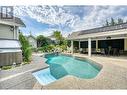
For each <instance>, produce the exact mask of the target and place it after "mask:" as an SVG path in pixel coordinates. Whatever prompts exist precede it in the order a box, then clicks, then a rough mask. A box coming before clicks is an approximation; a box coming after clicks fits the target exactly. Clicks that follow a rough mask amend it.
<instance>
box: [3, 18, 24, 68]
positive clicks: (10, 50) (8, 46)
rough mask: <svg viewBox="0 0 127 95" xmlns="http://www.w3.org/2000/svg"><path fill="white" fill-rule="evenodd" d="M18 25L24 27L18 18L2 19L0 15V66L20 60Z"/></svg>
mask: <svg viewBox="0 0 127 95" xmlns="http://www.w3.org/2000/svg"><path fill="white" fill-rule="evenodd" d="M19 27H25V24H24V23H23V22H22V20H21V19H20V18H17V17H13V19H5V18H4V19H3V18H1V16H0V66H5V65H12V64H13V63H21V62H22V50H21V45H20V42H19V40H18V39H19V38H18V36H19Z"/></svg>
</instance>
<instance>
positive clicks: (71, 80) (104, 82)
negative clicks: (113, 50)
mask: <svg viewBox="0 0 127 95" xmlns="http://www.w3.org/2000/svg"><path fill="white" fill-rule="evenodd" d="M74 56H77V57H82V58H87V59H90V60H93V61H95V62H96V63H99V64H101V65H102V66H103V68H102V70H101V71H100V73H99V74H98V75H97V76H96V77H95V78H93V79H81V78H77V77H74V76H70V75H68V76H65V77H63V78H61V79H59V80H58V81H56V82H54V83H51V84H49V85H47V86H44V87H43V89H127V59H123V58H118V59H117V57H116V58H112V57H111V58H110V57H102V56H92V57H88V56H87V55H84V54H74Z"/></svg>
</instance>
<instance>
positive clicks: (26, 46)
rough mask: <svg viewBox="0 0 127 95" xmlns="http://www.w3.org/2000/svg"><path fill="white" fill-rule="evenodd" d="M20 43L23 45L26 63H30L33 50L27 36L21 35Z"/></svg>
mask: <svg viewBox="0 0 127 95" xmlns="http://www.w3.org/2000/svg"><path fill="white" fill-rule="evenodd" d="M19 41H20V43H21V45H22V48H21V49H22V54H23V60H24V61H26V62H29V61H30V58H31V54H32V50H31V47H30V44H29V42H28V40H27V39H26V37H25V36H23V34H22V33H20V34H19Z"/></svg>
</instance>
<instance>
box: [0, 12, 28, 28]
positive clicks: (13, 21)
mask: <svg viewBox="0 0 127 95" xmlns="http://www.w3.org/2000/svg"><path fill="white" fill-rule="evenodd" d="M0 24H6V25H12V26H19V27H26V26H25V24H24V23H23V21H22V20H21V19H20V18H18V17H13V19H5V18H4V19H3V18H1V13H0Z"/></svg>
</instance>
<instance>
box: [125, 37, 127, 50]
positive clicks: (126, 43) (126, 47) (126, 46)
mask: <svg viewBox="0 0 127 95" xmlns="http://www.w3.org/2000/svg"><path fill="white" fill-rule="evenodd" d="M124 50H125V51H126V50H127V39H126V38H125V39H124Z"/></svg>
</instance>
